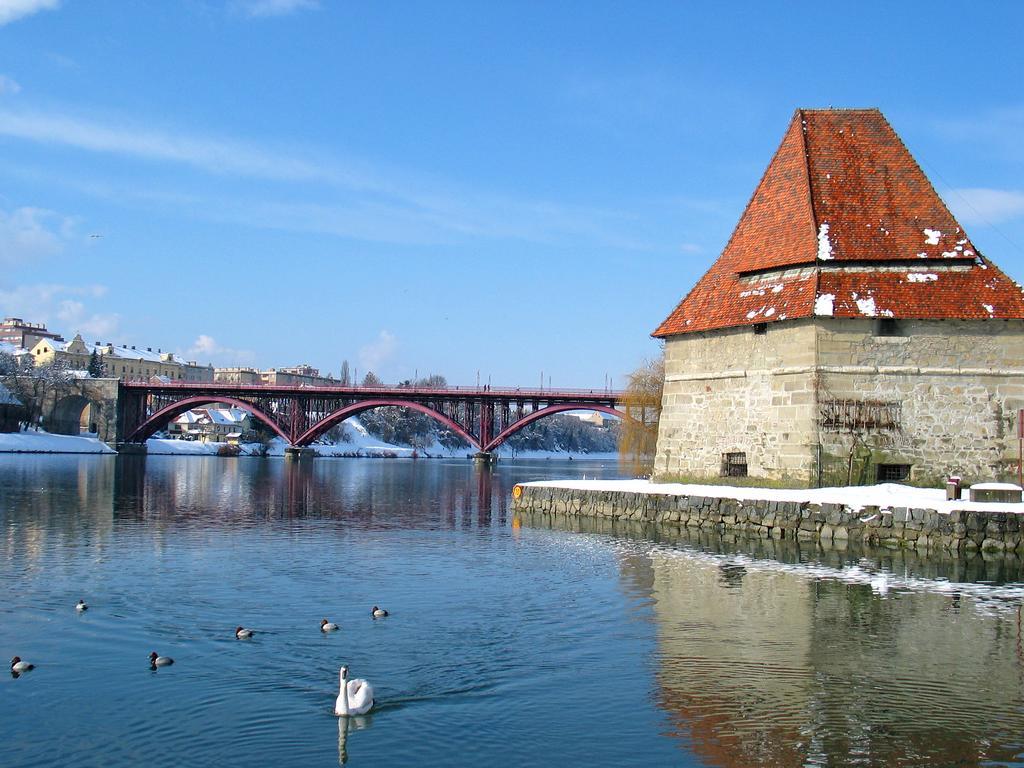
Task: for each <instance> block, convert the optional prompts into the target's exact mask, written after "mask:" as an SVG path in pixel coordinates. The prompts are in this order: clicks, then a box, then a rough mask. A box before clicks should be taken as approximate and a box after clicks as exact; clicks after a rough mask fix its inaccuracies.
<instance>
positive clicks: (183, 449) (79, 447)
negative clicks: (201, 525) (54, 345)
mask: <svg viewBox="0 0 1024 768" xmlns="http://www.w3.org/2000/svg"><path fill="white" fill-rule="evenodd" d="M344 427H345V433H346V435H347V436H348V441H347V442H343V443H336V444H333V445H311V446H309V447H310V448H312V449H313V450H314V451H316V453H317V454H318V455H320V456H370V457H387V458H411V457H412V455H413V453H414V452H415V453H416V455H417V456H421V457H424V458H436V457H456V458H462V457H464V456H466V455H467V454H470V453H473V450H472V449H471V448H469V447H467V446H463V447H460V448H446V447H445V446H443V445H441V444H440V443H437V442H435V443H434V444H432V445H429V446H427V447H426V448H421V449H419V450H415V451H414V449H413V448H410V447H409V446H407V445H394V444H392V443H386V442H384V441H383V440H379V439H377V438H376V437H373V436H372V435H371V434H370V433H369V432H367V431H366V428H365V427H364V426H363V425H362V424H360V423H359V420H358V419H355V418H353V419H349V420H348V421H346V422H345V424H344ZM224 445H226V443H202V442H199V441H191V440H171V439H168V438H159V437H151V438H150V439H149V440H147V441H146V451H147V452H148V453H150V454H152V455H155V456H160V455H170V456H216V455H217V451H218V450H220V449H221V448H222V447H223V446H224ZM287 447H288V444H287V443H286V442H285V441H284V440H282V439H280V438H275V439H274V440H272V441H271V442H270V445H269V452H268V455H270V456H283V455H284V450H285V448H287ZM241 448H242V454H243V455H259V454H260V452H261V451H262V446H261V445H260V444H259V443H247V444H243V445H242V446H241ZM114 452H115V451H114V450H113V449H111V448H110V447H108V446H107V445H106V444H105V443H103V442H102V441H100V440H99V439H97V438H96V437H88V436H81V437H78V436H73V435H51V434H49V433H47V432H43V431H38V432H36V431H29V432H21V433H12V434H6V433H0V453H114ZM498 455H499V456H500V457H501V458H502V459H504V460H506V461H507V460H513V459H567V458H570V457H571V458H573V459H592V460H602V461H616V460H618V454H617V453H614V452H613V453H556V452H549V451H516V452H513V451H511V450H510V449H509V448H508V447H507V446H502V447H500V448H499V449H498Z"/></svg>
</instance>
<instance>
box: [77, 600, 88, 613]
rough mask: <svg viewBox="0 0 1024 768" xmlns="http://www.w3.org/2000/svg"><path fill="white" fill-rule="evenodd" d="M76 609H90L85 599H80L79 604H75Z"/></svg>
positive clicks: (79, 610) (80, 610)
mask: <svg viewBox="0 0 1024 768" xmlns="http://www.w3.org/2000/svg"><path fill="white" fill-rule="evenodd" d="M75 610H76V611H78V612H82V611H88V610H89V606H88V605H86V604H85V600H79V601H78V605H76V606H75Z"/></svg>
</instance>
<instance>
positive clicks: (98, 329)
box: [57, 299, 121, 341]
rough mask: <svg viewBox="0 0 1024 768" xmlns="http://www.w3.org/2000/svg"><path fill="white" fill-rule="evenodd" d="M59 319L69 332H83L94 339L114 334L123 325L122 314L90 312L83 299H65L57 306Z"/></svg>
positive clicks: (97, 339)
mask: <svg viewBox="0 0 1024 768" xmlns="http://www.w3.org/2000/svg"><path fill="white" fill-rule="evenodd" d="M57 320H58V321H59V322H60V327H61V328H64V329H65V330H66V331H67V332H68V333H81V334H82V335H83V336H88V337H92V340H93V341H99V340H100V339H101V338H104V339H105V338H107V337H109V336H112V335H114V334H115V333H117V331H118V330H119V329H120V327H121V316H120V315H118V314H116V313H110V314H103V313H99V312H90V311H89V310H87V309H86V306H85V304H84V303H83V302H81V301H75V300H73V299H65V300H64V301H62V302H60V305H59V306H58V307H57Z"/></svg>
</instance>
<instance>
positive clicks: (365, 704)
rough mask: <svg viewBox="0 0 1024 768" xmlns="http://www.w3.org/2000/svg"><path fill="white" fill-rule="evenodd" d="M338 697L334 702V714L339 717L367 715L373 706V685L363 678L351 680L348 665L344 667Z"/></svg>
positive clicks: (341, 671)
mask: <svg viewBox="0 0 1024 768" xmlns="http://www.w3.org/2000/svg"><path fill="white" fill-rule="evenodd" d="M338 677H339V679H340V686H339V693H338V698H337V700H336V701H335V702H334V714H336V715H338V716H339V717H349V716H350V715H365V714H366V713H367V712H369V711H370V710H371V709H372V708H373V686H372V685H370V684H369V683H368V682H366V681H365V680H362V679H357V680H349V679H348V667H342V668H341V670H340V672H339V674H338Z"/></svg>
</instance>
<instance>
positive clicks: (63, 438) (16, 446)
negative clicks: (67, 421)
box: [0, 430, 114, 453]
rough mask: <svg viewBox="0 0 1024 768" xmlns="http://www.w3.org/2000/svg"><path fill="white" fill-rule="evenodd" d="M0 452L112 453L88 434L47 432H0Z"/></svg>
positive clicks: (109, 448) (106, 446)
mask: <svg viewBox="0 0 1024 768" xmlns="http://www.w3.org/2000/svg"><path fill="white" fill-rule="evenodd" d="M0 453H114V449H113V448H111V447H110V446H108V445H107V444H106V443H104V442H103V441H102V440H100V439H99V438H96V437H91V436H89V435H81V436H79V435H51V434H50V433H49V432H42V431H40V432H36V431H34V430H29V431H28V432H0Z"/></svg>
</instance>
